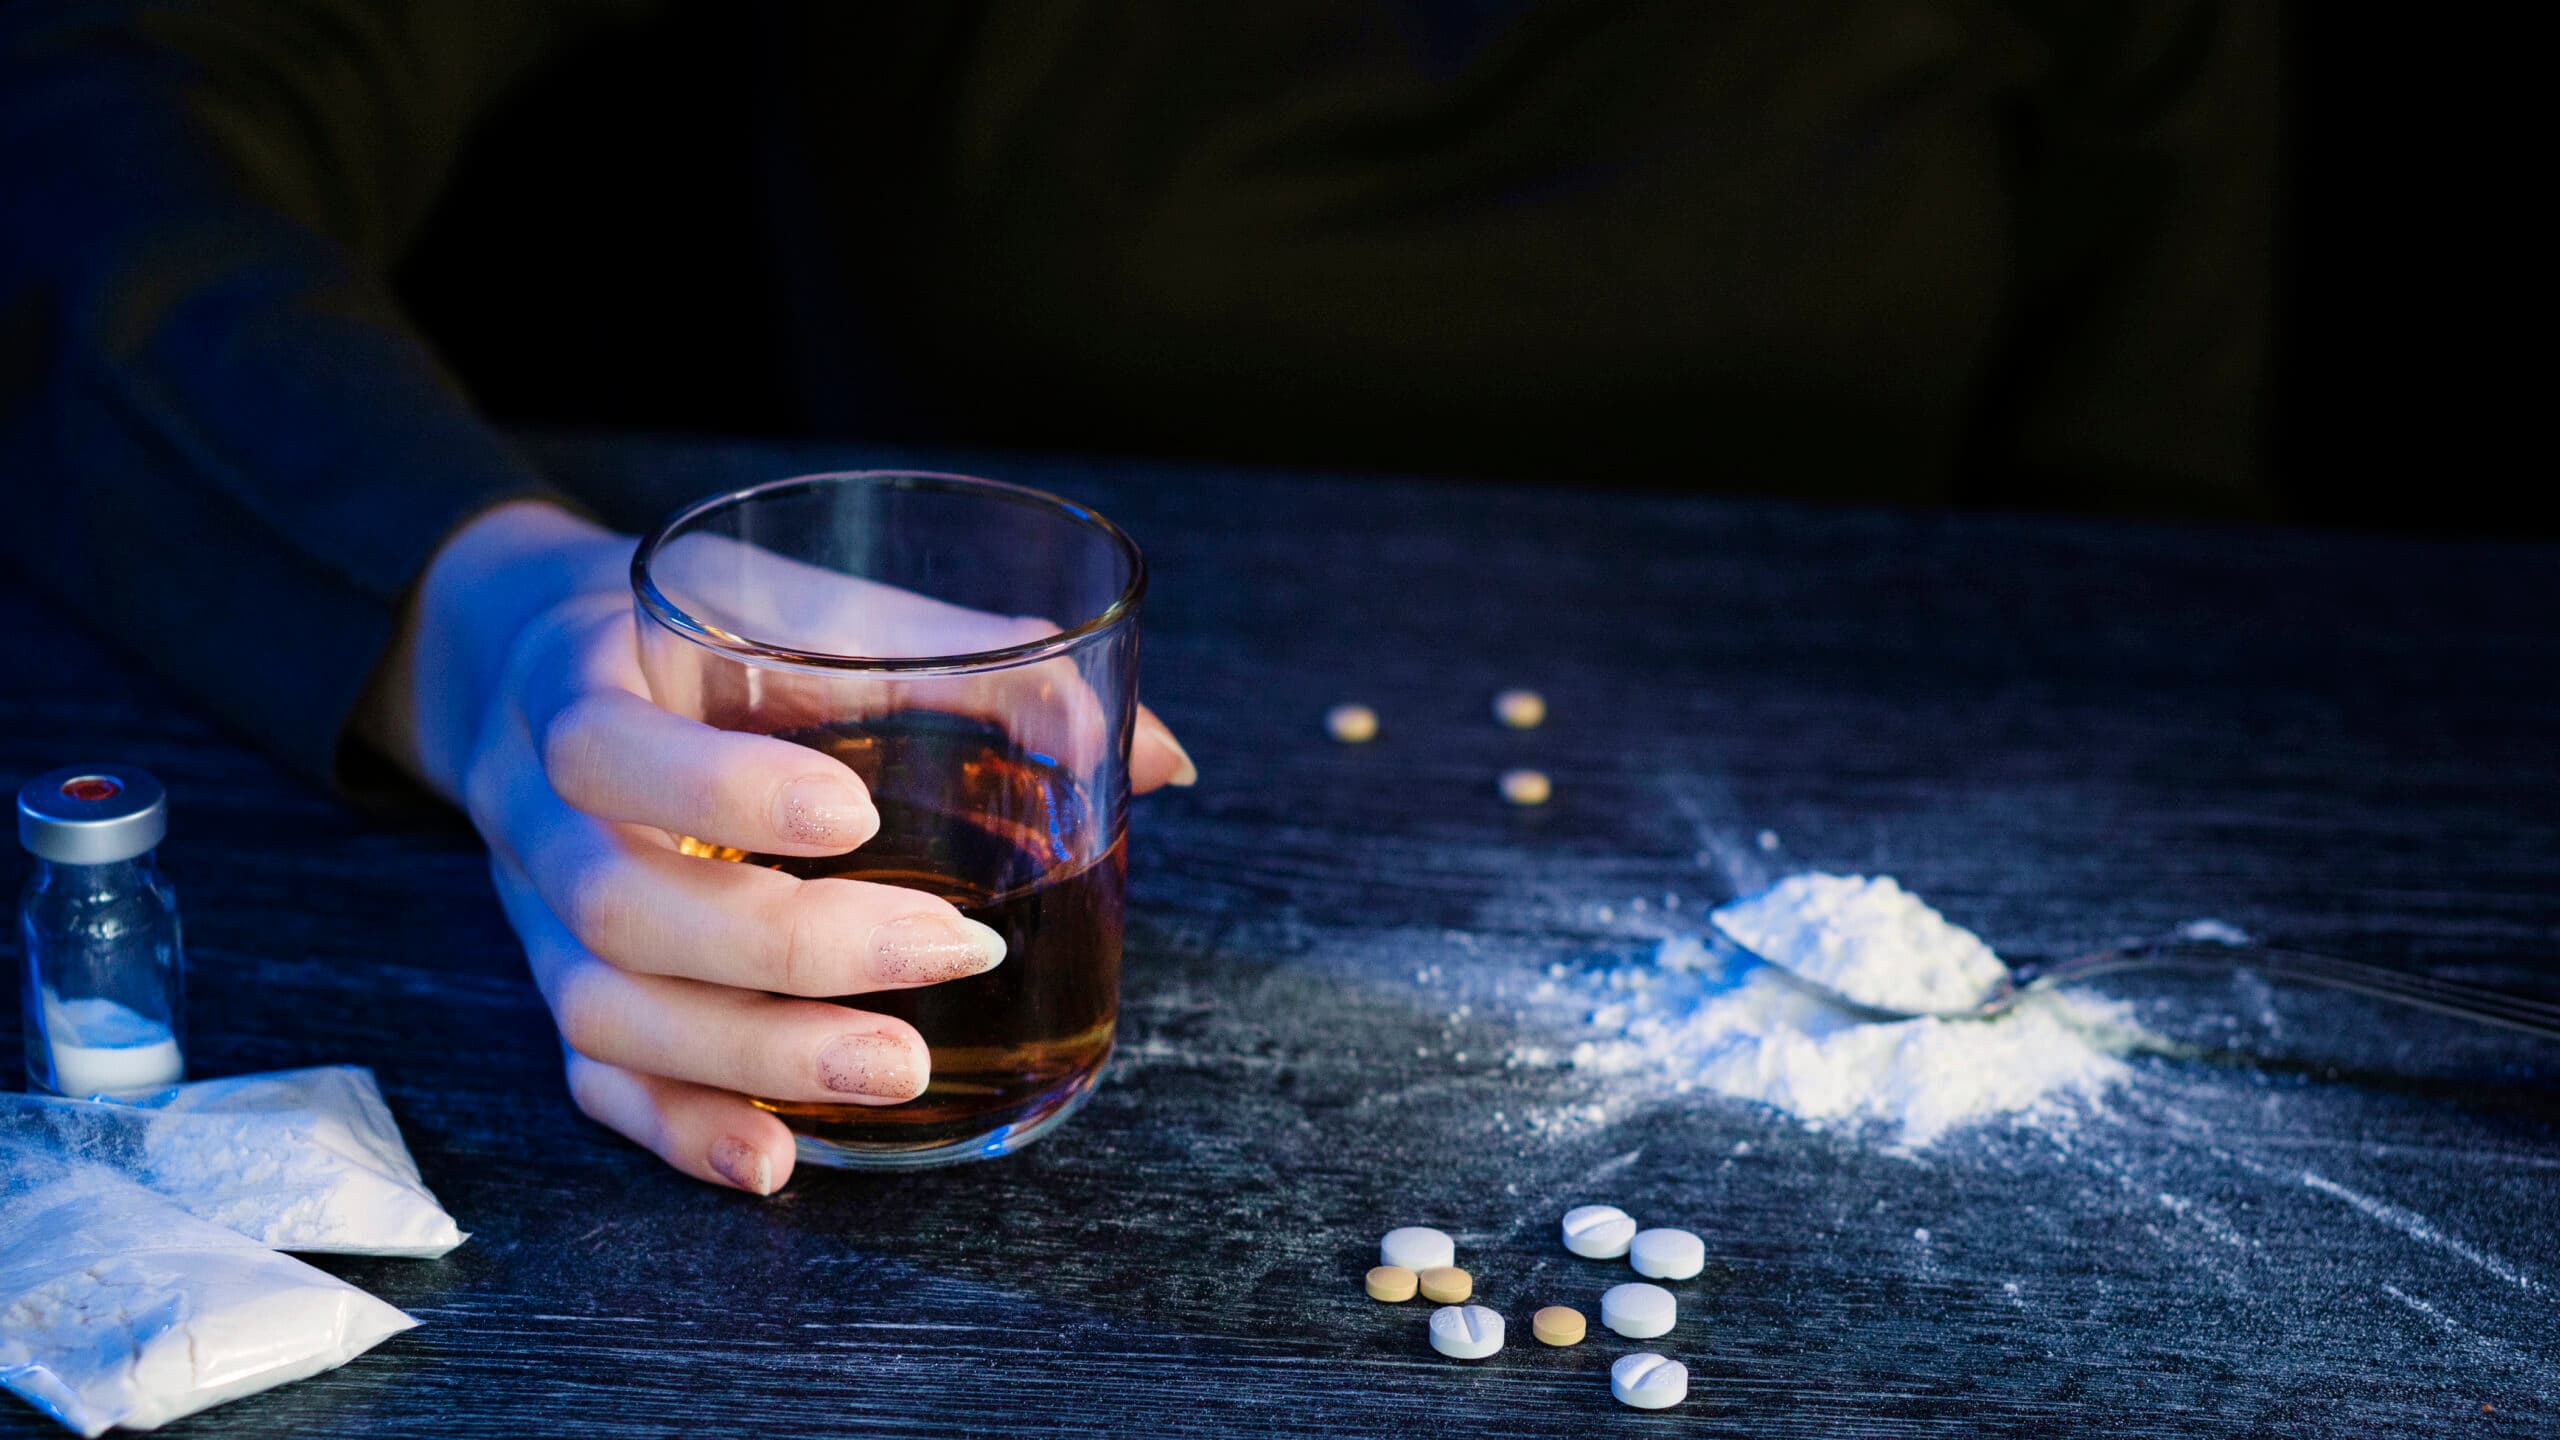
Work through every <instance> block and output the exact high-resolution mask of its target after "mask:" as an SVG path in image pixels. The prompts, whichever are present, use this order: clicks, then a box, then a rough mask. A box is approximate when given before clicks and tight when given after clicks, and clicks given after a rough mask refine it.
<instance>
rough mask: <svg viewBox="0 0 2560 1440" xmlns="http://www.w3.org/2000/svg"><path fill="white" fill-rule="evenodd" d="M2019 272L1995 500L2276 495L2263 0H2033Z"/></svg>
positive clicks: (2277, 49) (1989, 426)
mask: <svg viewBox="0 0 2560 1440" xmlns="http://www.w3.org/2000/svg"><path fill="white" fill-rule="evenodd" d="M2024 13H2025V14H2026V15H2027V18H2028V22H2029V24H2028V28H2029V29H2030V30H2032V31H2034V32H2035V33H2036V35H2037V37H2038V41H2039V46H2040V48H2041V49H2042V50H2043V52H2044V65H2043V71H2044V79H2043V82H2042V83H2041V85H2040V86H2039V87H2038V88H2039V98H2038V100H2037V101H2036V103H2035V104H2033V105H2032V106H2031V107H2030V113H2029V114H2027V115H2025V116H2024V117H2022V119H2021V125H2022V133H2021V135H2020V151H2019V154H2018V156H2017V164H2018V183H2017V204H2018V211H2017V225H2016V240H2017V246H2018V263H2019V271H2020V277H2021V285H2020V291H2019V294H2018V296H2017V298H2016V301H2015V304H2014V309H2013V323H2012V325H2011V327H2010V332H2009V339H2008V343H2007V346H2006V353H2005V355H2004V356H2003V358H2002V360H2001V361H2000V365H1999V372H2000V373H1999V375H1998V377H1997V379H1996V380H1995V383H1994V385H1993V386H1992V387H1991V390H1992V393H1993V394H1994V395H1995V396H1997V397H1999V398H1998V399H1997V400H1995V402H1994V403H1995V406H1996V409H1995V411H1994V412H1993V413H1992V414H1991V415H1990V416H1988V417H1987V419H1986V424H1985V425H1984V427H1983V430H1982V433H1981V439H1982V445H1981V450H1982V452H1983V453H1982V454H1981V455H1980V456H1979V459H1980V461H1981V463H1980V464H1978V465H1976V466H1973V467H1970V468H1971V469H1972V470H1973V473H1974V474H1975V475H1977V476H1979V477H1981V480H1982V482H1983V489H1984V490H1985V492H1986V493H1985V494H1984V495H1983V496H1982V497H1981V498H1987V499H1992V500H1995V501H2006V500H2027V501H2034V502H2039V503H2045V504H2053V503H2061V504H2065V505H2070V506H2073V507H2075V508H2086V509H2138V510H2149V511H2162V510H2167V511H2171V512H2173V513H2188V514H2196V513H2213V514H2226V515H2259V514H2268V513H2272V511H2273V508H2274V501H2273V498H2272V497H2273V489H2272V486H2271V485H2270V484H2269V482H2268V479H2267V476H2266V474H2265V465H2264V457H2263V454H2262V434H2261V430H2262V422H2263V413H2264V408H2265V407H2264V394H2263V391H2264V388H2265V384H2266V365H2267V351H2268V310H2269V305H2270V292H2271V289H2272V280H2273V265H2274V254H2273V252H2274V239H2273V231H2274V226H2275V214H2276V183H2277V175H2276V169H2277V163H2276V161H2277V151H2278V141H2279V119H2280V116H2279V111H2278V101H2279V86H2280V81H2281V74H2280V68H2281V67H2280V56H2281V36H2280V33H2279V31H2278V29H2277V21H2278V14H2277V10H2276V7H2275V6H2274V5H2273V4H2270V3H2262V0H2130V3H2119V4H2101V5H2086V4H2079V3H2072V4H2059V5H2058V4H2035V5H2029V6H2026V7H2024Z"/></svg>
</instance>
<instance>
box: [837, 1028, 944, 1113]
mask: <svg viewBox="0 0 2560 1440" xmlns="http://www.w3.org/2000/svg"><path fill="white" fill-rule="evenodd" d="M818 1078H819V1079H820V1080H821V1081H823V1082H825V1084H826V1087H827V1088H828V1089H830V1090H833V1091H835V1092H836V1093H838V1094H840V1095H869V1096H871V1097H873V1098H874V1099H880V1100H912V1099H914V1098H915V1097H917V1096H918V1095H921V1094H923V1093H924V1077H923V1076H922V1075H921V1074H919V1073H917V1070H916V1062H915V1056H914V1054H913V1052H912V1051H911V1050H910V1048H909V1047H908V1045H907V1043H906V1042H905V1041H903V1040H892V1039H890V1038H888V1037H887V1036H885V1035H839V1036H837V1037H836V1038H835V1039H833V1040H830V1041H828V1042H827V1048H826V1049H824V1050H821V1051H819V1052H818Z"/></svg>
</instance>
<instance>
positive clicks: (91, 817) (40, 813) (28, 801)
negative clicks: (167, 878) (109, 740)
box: [18, 765, 169, 865]
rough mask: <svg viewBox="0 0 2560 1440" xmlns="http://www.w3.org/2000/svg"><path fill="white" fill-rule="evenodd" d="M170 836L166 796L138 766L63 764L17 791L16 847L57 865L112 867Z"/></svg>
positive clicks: (149, 775) (156, 781)
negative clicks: (24, 848)
mask: <svg viewBox="0 0 2560 1440" xmlns="http://www.w3.org/2000/svg"><path fill="white" fill-rule="evenodd" d="M168 833H169V796H168V793H167V792H166V791H164V790H162V789H161V788H160V782H159V781H158V780H155V779H153V778H152V776H151V772H150V771H148V770H145V769H143V768H141V767H140V766H137V765H66V766H64V767H63V768H61V769H59V770H48V771H46V772H45V773H43V774H42V775H39V776H37V777H36V778H34V779H33V780H30V781H28V782H27V783H26V784H24V785H21V786H19V787H18V843H19V844H21V845H24V846H26V847H27V849H29V850H31V851H33V852H34V853H35V854H37V855H39V856H41V857H43V858H44V859H47V860H51V861H54V862H55V863H57V864H62V865H111V864H113V863H115V862H116V861H118V860H130V859H132V858H133V857H134V856H136V855H140V854H143V853H144V852H146V851H148V850H150V849H151V848H152V847H153V846H155V845H158V844H159V843H160V841H161V840H162V838H163V837H165V836H167V835H168Z"/></svg>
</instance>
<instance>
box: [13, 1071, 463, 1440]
mask: <svg viewBox="0 0 2560 1440" xmlns="http://www.w3.org/2000/svg"><path fill="white" fill-rule="evenodd" d="M462 1240H463V1235H462V1232H461V1231H460V1230H459V1229H458V1228H456V1227H455V1225H454V1223H453V1217H452V1216H450V1215H448V1214H446V1213H445V1211H444V1207H443V1206H441V1205H439V1204H437V1203H436V1198H435V1196H434V1195H432V1194H430V1193H428V1191H427V1187H426V1186H425V1184H424V1183H423V1182H421V1180H420V1179H419V1176H418V1167H417V1166H416V1164H415V1163H414V1162H412V1161H411V1160H410V1158H409V1149H408V1147H407V1146H406V1145H404V1144H403V1143H401V1139H400V1129H399V1126H398V1125H397V1124H396V1123H395V1122H394V1121H393V1120H392V1118H391V1112H390V1110H389V1108H388V1107H386V1106H385V1105H384V1104H383V1103H382V1092H381V1090H380V1089H379V1088H377V1087H376V1086H375V1084H374V1080H373V1075H372V1073H371V1072H369V1071H366V1070H364V1069H361V1068H358V1067H355V1066H332V1067H327V1068H323V1069H315V1070H293V1071H286V1072H283V1073H280V1074H273V1075H243V1076H238V1077H235V1078H232V1079H226V1080H205V1081H199V1082H197V1083H195V1084H191V1085H181V1086H179V1087H177V1088H176V1089H175V1090H174V1091H172V1092H170V1093H169V1094H167V1095H165V1096H162V1097H159V1098H156V1099H154V1100H153V1101H151V1102H150V1103H147V1104H140V1105H123V1104H111V1103H101V1102H97V1101H89V1100H62V1099H56V1098H53V1097H51V1096H43V1095H0V1385H6V1386H7V1387H8V1388H9V1389H10V1390H13V1391H15V1392H17V1394H19V1395H20V1396H22V1397H24V1398H25V1399H26V1400H27V1401H28V1402H29V1403H31V1404H33V1405H34V1406H35V1407H36V1408H38V1409H40V1410H42V1411H44V1412H45V1413H46V1414H48V1415H51V1416H53V1417H54V1418H55V1419H56V1420H59V1421H61V1422H62V1423H63V1424H64V1425H67V1426H69V1427H70V1428H72V1429H74V1430H77V1431H79V1432H80V1433H81V1434H84V1435H96V1434H99V1433H101V1432H102V1431H104V1430H106V1429H107V1428H108V1427H110V1426H114V1425H122V1426H125V1427H127V1428H130V1429H136V1430H147V1429H151V1428H153V1427H154V1426H158V1425H161V1424H164V1423H166V1422H168V1421H170V1420H174V1419H176V1418H177V1417H179V1416H181V1415H189V1414H193V1413H194V1412H196V1411H198V1410H202V1409H204V1408H206V1407H207V1406H210V1405H218V1404H221V1403H222V1402H224V1401H226V1400H232V1399H237V1398H238V1397H240V1396H243V1395H249V1394H254V1393H256V1392H257V1391H260V1390H265V1389H268V1388H270V1387H272V1386H276V1385H282V1384H284V1383H286V1382H288V1381H292V1380H299V1379H302V1378H303V1377H305V1376H307V1375H315V1374H318V1373H319V1372H320V1371H323V1370H327V1369H331V1368H334V1367H336V1366H338V1365H342V1364H345V1363H346V1362H347V1361H349V1360H352V1359H354V1358H355V1357H356V1356H358V1355H361V1354H363V1353H364V1352H365V1351H367V1350H369V1349H371V1348H373V1347H374V1346H375V1345H376V1344H379V1343H380V1342H381V1341H382V1340H383V1339H384V1338H385V1337H387V1336H390V1335H394V1334H397V1333H399V1332H400V1331H402V1330H406V1329H408V1328H409V1327H410V1326H412V1325H415V1324H416V1323H417V1322H416V1321H415V1320H412V1319H411V1318H409V1317H408V1316H407V1315H404V1314H402V1313H401V1312H400V1311H398V1310H396V1309H394V1308H392V1307H391V1306H389V1305H387V1304H384V1303H383V1302H382V1301H380V1300H377V1299H375V1298H374V1297H372V1296H370V1295H367V1294H366V1293H364V1292H363V1291H361V1290H358V1289H356V1288H355V1287H354V1286H352V1285H349V1284H347V1283H345V1282H344V1281H341V1280H337V1279H334V1278H332V1277H331V1276H328V1275H326V1274H323V1273H321V1272H320V1271H318V1270H314V1269H312V1268H311V1267H310V1266H308V1265H305V1264H303V1263H302V1262H301V1261H299V1260H294V1259H291V1258H288V1257H286V1256H284V1255H279V1254H277V1253H275V1252H276V1251H278V1250H302V1251H311V1252H324V1251H325V1252H334V1253H338V1254H352V1255H407V1256H422V1257H423V1256H435V1255H442V1254H444V1253H445V1252H446V1251H448V1250H451V1249H452V1248H453V1247H454V1246H456V1245H458V1244H460V1243H462Z"/></svg>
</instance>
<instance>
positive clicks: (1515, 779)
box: [1502, 770, 1556, 805]
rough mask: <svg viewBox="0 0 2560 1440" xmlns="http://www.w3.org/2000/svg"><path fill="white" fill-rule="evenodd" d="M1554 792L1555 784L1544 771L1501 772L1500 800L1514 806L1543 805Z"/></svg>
mask: <svg viewBox="0 0 2560 1440" xmlns="http://www.w3.org/2000/svg"><path fill="white" fill-rule="evenodd" d="M1555 791H1556V787H1555V782H1553V781H1551V780H1549V779H1548V778H1547V772H1545V771H1544V770H1505V771H1503V772H1502V798H1503V799H1505V800H1508V801H1510V802H1511V803H1512V804H1514V805H1544V804H1546V803H1547V797H1548V796H1550V795H1553V794H1554V793H1555Z"/></svg>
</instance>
